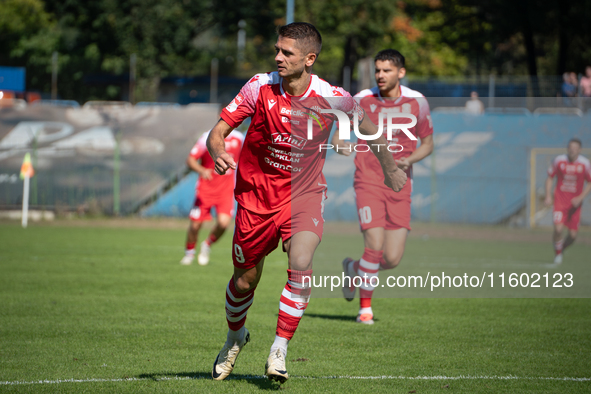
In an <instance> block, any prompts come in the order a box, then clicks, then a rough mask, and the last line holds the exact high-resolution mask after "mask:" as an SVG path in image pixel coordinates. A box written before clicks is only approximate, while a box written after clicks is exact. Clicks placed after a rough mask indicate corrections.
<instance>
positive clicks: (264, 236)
mask: <svg viewBox="0 0 591 394" xmlns="http://www.w3.org/2000/svg"><path fill="white" fill-rule="evenodd" d="M324 200H326V190H324V191H323V192H322V193H321V194H319V193H314V194H312V195H307V196H304V197H300V198H296V199H295V200H293V201H292V202H291V203H290V204H287V205H285V206H284V207H283V208H281V210H279V211H277V212H273V213H256V212H253V211H249V210H248V209H246V208H243V207H242V206H240V205H238V210H237V212H236V221H235V225H236V227H235V229H234V240H233V241H232V261H233V262H234V267H236V268H243V269H251V268H253V267H255V266H256V265H257V264H258V263H259V262H260V261H261V260H262V259H263V258H264V257H265V256H266V255H268V254H269V253H271V252H272V251H274V250H275V249H276V248H277V246H278V245H279V240H280V239H281V240H283V242H285V241H287V240H288V239H289V238H291V236H292V235H293V234H296V233H299V232H301V231H311V232H313V233H315V234H316V235H318V238H320V239H322V230H323V228H324V217H323V213H324Z"/></svg>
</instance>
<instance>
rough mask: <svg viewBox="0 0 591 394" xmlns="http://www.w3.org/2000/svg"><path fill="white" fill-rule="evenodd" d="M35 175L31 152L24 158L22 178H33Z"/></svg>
mask: <svg viewBox="0 0 591 394" xmlns="http://www.w3.org/2000/svg"><path fill="white" fill-rule="evenodd" d="M33 175H35V170H34V169H33V165H32V164H31V155H30V154H29V153H27V154H25V159H24V160H23V165H22V166H21V179H25V178H27V177H28V178H31V177H33Z"/></svg>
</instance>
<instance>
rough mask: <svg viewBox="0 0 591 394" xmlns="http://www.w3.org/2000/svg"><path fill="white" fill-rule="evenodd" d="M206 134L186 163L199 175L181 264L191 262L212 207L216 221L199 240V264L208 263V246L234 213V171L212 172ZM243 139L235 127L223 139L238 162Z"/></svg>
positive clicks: (230, 153) (214, 240) (209, 218)
mask: <svg viewBox="0 0 591 394" xmlns="http://www.w3.org/2000/svg"><path fill="white" fill-rule="evenodd" d="M209 133H210V131H208V132H206V133H204V134H203V135H202V136H201V137H200V138H199V140H197V143H196V144H195V146H193V149H191V152H190V153H189V157H187V165H188V166H189V168H190V169H191V170H193V171H195V172H196V173H197V174H199V180H198V181H197V184H196V185H195V202H194V203H193V209H191V212H190V213H189V219H190V221H191V222H190V224H189V228H188V229H187V241H186V244H185V256H184V257H183V258H182V260H181V264H182V265H190V264H191V263H193V259H194V258H195V245H196V244H197V239H198V236H199V230H200V229H201V226H202V225H203V222H204V221H208V220H211V208H213V207H215V210H216V215H217V218H216V219H217V220H216V224H215V226H214V228H213V229H212V230H211V232H210V233H209V236H208V237H207V239H206V240H205V241H203V242H202V243H201V248H200V251H199V256H197V262H198V263H199V265H207V264H208V263H209V251H210V248H211V245H212V244H213V243H214V242H216V241H217V240H218V239H220V237H221V236H222V235H223V234H224V232H225V231H226V228H227V227H228V225H229V224H230V221H231V220H232V216H233V215H234V183H235V176H234V175H235V172H234V170H229V171H227V172H226V173H225V174H224V175H219V174H217V173H216V172H215V171H214V162H213V159H212V158H211V156H210V154H209V152H208V151H207V147H206V146H205V142H206V141H207V137H208V136H209ZM243 142H244V136H243V135H242V133H240V132H239V131H235V130H234V131H232V132H231V133H230V135H228V136H227V137H226V139H225V146H226V152H228V154H229V155H230V156H232V158H233V159H234V161H237V160H238V157H239V156H240V150H241V149H242V144H243ZM200 162H201V163H200Z"/></svg>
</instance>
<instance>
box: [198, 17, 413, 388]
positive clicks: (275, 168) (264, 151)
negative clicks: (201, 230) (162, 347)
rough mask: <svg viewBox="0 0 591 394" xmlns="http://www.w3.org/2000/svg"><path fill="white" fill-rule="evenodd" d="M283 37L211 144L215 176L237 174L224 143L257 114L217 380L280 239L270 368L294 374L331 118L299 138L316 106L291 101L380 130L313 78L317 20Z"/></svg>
mask: <svg viewBox="0 0 591 394" xmlns="http://www.w3.org/2000/svg"><path fill="white" fill-rule="evenodd" d="M278 33H279V34H278V35H279V36H278V39H277V43H276V44H275V50H276V56H275V62H276V63H277V71H276V72H272V73H268V74H257V75H255V76H254V77H253V78H252V79H251V80H250V81H249V82H248V83H247V84H246V85H245V86H244V87H243V88H242V90H241V91H240V93H239V94H238V95H237V96H236V98H235V99H234V101H233V102H232V103H230V105H228V106H227V107H226V108H225V109H224V110H223V111H222V115H221V119H220V120H219V122H218V123H217V125H216V126H215V127H214V128H213V130H212V131H211V133H210V135H209V138H208V140H207V146H208V149H209V152H210V153H211V156H212V157H213V158H214V162H215V170H216V171H217V172H218V173H220V174H223V173H225V172H226V171H228V170H229V169H234V168H236V162H235V161H234V160H233V159H232V157H231V156H230V155H228V153H227V152H226V151H225V148H224V142H223V141H224V138H225V136H227V135H229V134H230V132H231V130H232V129H233V128H235V127H237V126H238V125H239V124H240V123H241V122H242V121H243V120H244V119H245V118H246V117H248V116H251V117H252V121H251V124H250V127H249V129H248V133H247V135H246V138H245V141H244V147H243V149H242V152H241V154H240V161H239V164H238V171H237V176H236V189H235V196H236V201H237V202H238V210H237V212H236V221H235V225H236V227H235V231H234V239H233V244H232V257H233V263H234V274H233V275H232V278H231V279H230V281H229V283H228V286H227V288H226V320H227V323H228V334H227V340H226V343H225V344H224V346H223V347H222V349H221V351H220V352H219V354H218V356H217V358H216V360H215V362H214V365H213V371H212V377H213V378H214V379H215V380H223V379H225V378H226V377H227V376H228V375H229V374H230V373H231V372H232V370H233V368H234V364H235V362H236V358H237V356H238V354H239V352H240V351H241V350H242V348H243V346H244V345H245V344H246V343H247V342H248V341H249V339H250V334H249V332H248V330H247V329H246V328H245V327H244V322H245V320H246V316H247V312H248V309H249V307H250V306H251V305H252V302H253V297H254V293H255V290H256V287H257V285H258V283H259V280H260V278H261V274H262V271H263V265H264V262H265V256H266V255H267V254H269V253H270V252H271V251H273V250H274V249H275V248H276V247H277V246H278V244H279V241H280V240H281V241H282V246H283V249H284V251H286V252H287V256H288V265H289V269H288V270H287V283H286V285H285V288H284V289H283V292H282V294H281V298H280V301H279V316H278V319H277V328H276V331H275V334H276V335H275V341H274V342H273V344H272V345H271V350H270V352H269V357H268V358H267V363H266V365H265V371H266V375H267V376H268V377H269V379H272V380H277V381H279V382H284V381H285V380H287V378H288V374H287V370H286V366H285V357H286V354H287V347H288V344H289V341H290V339H291V338H292V337H293V335H294V333H295V331H296V329H297V327H298V324H299V322H300V319H301V318H302V316H303V313H304V311H305V309H306V307H307V306H308V301H309V296H310V280H309V278H310V276H311V274H312V257H313V255H314V251H315V250H316V247H317V246H318V244H319V243H320V239H321V237H322V228H323V223H324V219H323V218H322V212H323V204H324V199H325V196H326V181H325V179H324V176H323V175H322V165H323V164H324V157H325V154H326V151H324V152H323V151H321V150H319V149H318V148H319V147H320V145H321V144H326V142H328V138H329V136H330V129H331V126H332V124H333V121H334V118H329V122H328V123H326V124H325V126H326V127H325V126H323V125H322V124H321V123H322V122H318V124H314V125H312V127H313V134H314V135H313V138H312V139H307V140H306V139H305V137H302V136H301V135H298V136H296V135H294V134H293V130H294V126H295V125H299V124H304V125H305V124H306V123H307V120H308V117H310V118H311V117H312V115H311V112H310V111H312V109H310V111H308V112H309V113H307V114H304V112H303V111H300V110H295V109H294V110H293V111H292V109H293V108H292V104H293V105H296V104H297V103H300V102H302V100H304V99H317V102H318V106H323V108H325V109H326V108H332V109H338V110H339V111H341V112H344V113H345V114H346V116H347V117H348V120H354V119H355V117H357V119H358V121H359V130H360V131H361V132H362V133H363V134H375V133H376V132H377V127H376V126H375V125H374V124H373V123H371V121H369V119H368V118H367V117H366V116H365V114H364V111H363V109H362V108H361V107H360V106H359V105H358V104H357V103H356V102H355V100H354V99H353V98H352V97H351V96H350V95H349V94H348V93H347V92H346V91H344V90H343V89H342V88H337V87H333V86H331V85H330V84H328V83H327V82H325V81H323V80H321V79H320V78H318V77H317V76H316V75H313V74H312V66H313V64H314V62H315V61H316V58H317V57H318V54H319V53H320V49H321V45H322V39H321V36H320V33H319V32H318V30H316V28H315V27H314V26H312V25H311V24H308V23H301V22H298V23H291V24H289V25H286V26H282V27H280V28H279V30H278ZM335 97H337V98H339V99H336V100H335V99H333V98H335ZM331 103H332V104H331ZM319 112H320V113H321V111H320V110H318V111H317V112H316V115H318V113H319ZM306 115H307V116H306ZM316 115H314V116H316ZM308 123H309V124H311V123H312V122H308ZM385 142H386V141H385V139H384V138H383V137H382V136H380V137H379V139H378V140H376V143H385ZM374 149H375V150H374V153H375V154H376V156H377V157H378V160H379V161H378V162H379V163H380V164H381V167H380V169H379V171H380V172H383V173H384V176H385V177H384V182H385V183H386V184H387V185H388V187H391V188H392V189H393V190H396V191H398V190H400V189H401V188H402V187H403V186H404V184H405V183H406V174H405V173H404V171H401V170H400V169H398V167H397V166H396V163H395V162H394V160H393V158H392V155H390V154H388V153H387V152H386V153H385V152H384V150H382V151H381V152H378V151H377V149H376V148H375V147H374ZM306 277H308V280H307V281H306V280H305V279H304V278H306Z"/></svg>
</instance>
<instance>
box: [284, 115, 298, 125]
mask: <svg viewBox="0 0 591 394" xmlns="http://www.w3.org/2000/svg"><path fill="white" fill-rule="evenodd" d="M281 123H292V124H300V121H299V120H292V119H289V118H288V117H286V116H282V117H281Z"/></svg>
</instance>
